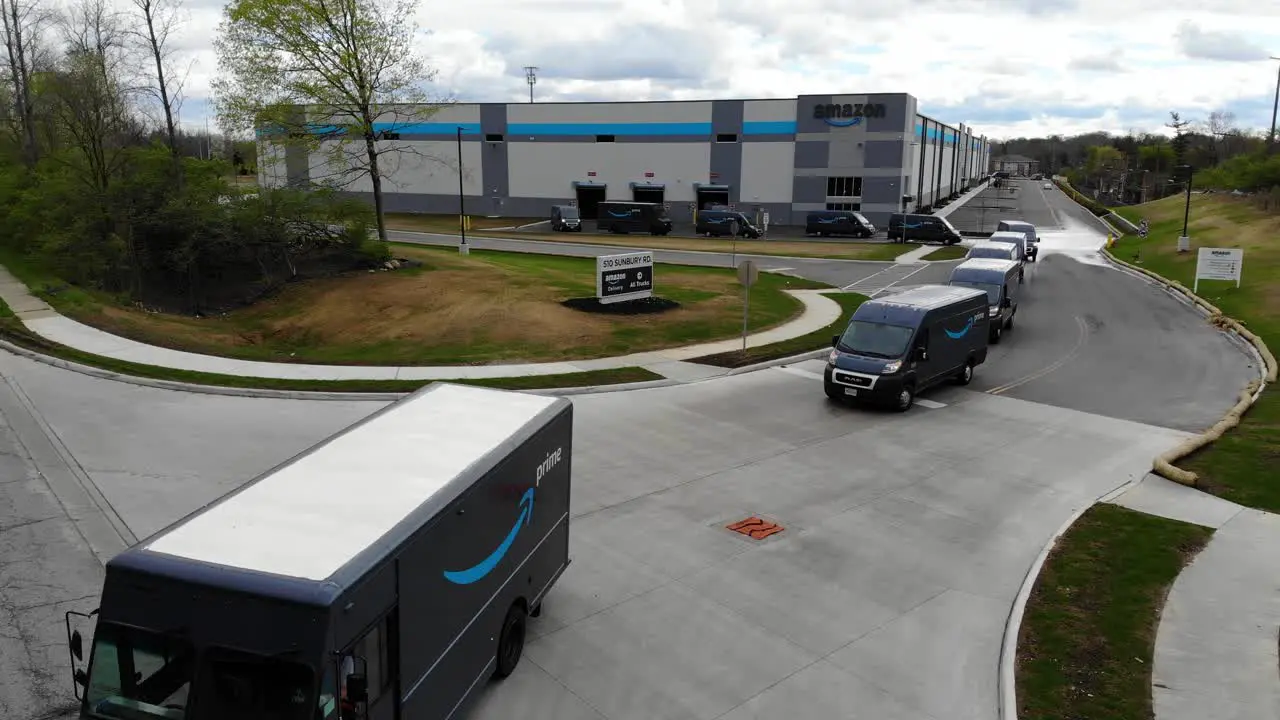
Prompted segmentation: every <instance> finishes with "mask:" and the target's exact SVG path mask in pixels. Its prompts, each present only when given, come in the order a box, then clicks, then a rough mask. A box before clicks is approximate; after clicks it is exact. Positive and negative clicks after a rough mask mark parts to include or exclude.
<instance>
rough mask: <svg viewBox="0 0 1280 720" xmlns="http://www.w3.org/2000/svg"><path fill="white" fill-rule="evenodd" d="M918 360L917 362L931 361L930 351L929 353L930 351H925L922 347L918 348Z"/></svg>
mask: <svg viewBox="0 0 1280 720" xmlns="http://www.w3.org/2000/svg"><path fill="white" fill-rule="evenodd" d="M916 359H917V360H928V359H929V351H928V350H926V349H924V348H922V347H918V348H916Z"/></svg>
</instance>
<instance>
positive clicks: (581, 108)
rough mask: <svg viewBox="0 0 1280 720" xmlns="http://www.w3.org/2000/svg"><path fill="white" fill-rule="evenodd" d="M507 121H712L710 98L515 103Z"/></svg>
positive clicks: (511, 107)
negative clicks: (696, 100) (666, 100)
mask: <svg viewBox="0 0 1280 720" xmlns="http://www.w3.org/2000/svg"><path fill="white" fill-rule="evenodd" d="M507 122H508V123H642V122H662V123H672V122H711V102H710V101H707V102H655V103H516V104H511V105H508V106H507Z"/></svg>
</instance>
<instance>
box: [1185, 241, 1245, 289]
mask: <svg viewBox="0 0 1280 720" xmlns="http://www.w3.org/2000/svg"><path fill="white" fill-rule="evenodd" d="M1243 269H1244V250H1241V249H1239V248H1200V252H1199V253H1197V254H1196V279H1195V282H1194V283H1193V284H1192V286H1191V292H1199V291H1200V281H1201V280H1235V281H1236V287H1237V288H1239V287H1240V275H1241V271H1242V270H1243Z"/></svg>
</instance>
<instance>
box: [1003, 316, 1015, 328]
mask: <svg viewBox="0 0 1280 720" xmlns="http://www.w3.org/2000/svg"><path fill="white" fill-rule="evenodd" d="M1016 317H1018V313H1014V314H1012V315H1010V316H1009V322H1007V323H1005V324H1004V329H1005V330H1012V329H1013V319H1014V318H1016Z"/></svg>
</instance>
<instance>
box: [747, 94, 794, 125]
mask: <svg viewBox="0 0 1280 720" xmlns="http://www.w3.org/2000/svg"><path fill="white" fill-rule="evenodd" d="M795 119H796V100H795V99H794V98H792V99H790V100H748V101H746V102H744V103H743V104H742V120H743V122H794V121H795Z"/></svg>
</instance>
